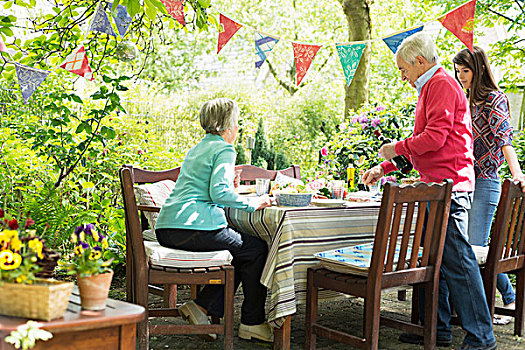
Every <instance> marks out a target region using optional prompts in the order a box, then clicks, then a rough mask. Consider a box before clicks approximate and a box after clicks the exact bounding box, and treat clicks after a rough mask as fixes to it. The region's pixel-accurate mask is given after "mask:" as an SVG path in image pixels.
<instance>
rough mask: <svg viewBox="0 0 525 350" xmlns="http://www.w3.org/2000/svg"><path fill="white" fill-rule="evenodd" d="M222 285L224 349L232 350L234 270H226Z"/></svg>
mask: <svg viewBox="0 0 525 350" xmlns="http://www.w3.org/2000/svg"><path fill="white" fill-rule="evenodd" d="M225 272H226V276H225V279H226V283H225V284H224V349H225V350H233V297H234V292H235V291H234V283H235V282H234V269H233V268H230V269H226V271H225Z"/></svg>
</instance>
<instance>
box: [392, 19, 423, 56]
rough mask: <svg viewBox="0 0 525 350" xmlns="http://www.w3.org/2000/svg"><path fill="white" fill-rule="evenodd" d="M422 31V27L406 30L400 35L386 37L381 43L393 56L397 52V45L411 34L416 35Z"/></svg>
mask: <svg viewBox="0 0 525 350" xmlns="http://www.w3.org/2000/svg"><path fill="white" fill-rule="evenodd" d="M422 30H423V26H422V25H421V26H419V27H415V28H412V29H408V30H406V31H404V32H401V33H396V34H394V35H391V36H387V37H386V38H383V41H384V42H385V44H386V45H387V46H388V48H389V49H390V50H392V52H393V53H394V54H395V53H396V52H397V48H398V47H399V45H401V42H402V41H403V40H405V39H406V38H408V37H409V36H411V35H412V34H416V33H417V32H420V31H422Z"/></svg>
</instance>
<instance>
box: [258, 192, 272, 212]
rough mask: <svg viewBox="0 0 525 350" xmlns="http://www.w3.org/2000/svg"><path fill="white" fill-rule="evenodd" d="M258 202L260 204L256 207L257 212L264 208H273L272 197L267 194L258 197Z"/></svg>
mask: <svg viewBox="0 0 525 350" xmlns="http://www.w3.org/2000/svg"><path fill="white" fill-rule="evenodd" d="M257 201H258V203H257V205H256V206H255V210H261V209H263V208H266V207H271V206H272V201H271V200H270V196H268V195H267V194H265V195H263V196H260V197H257Z"/></svg>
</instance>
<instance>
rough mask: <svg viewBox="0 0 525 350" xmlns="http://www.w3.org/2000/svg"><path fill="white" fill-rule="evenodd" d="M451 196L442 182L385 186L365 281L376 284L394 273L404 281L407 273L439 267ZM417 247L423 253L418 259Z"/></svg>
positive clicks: (449, 183)
mask: <svg viewBox="0 0 525 350" xmlns="http://www.w3.org/2000/svg"><path fill="white" fill-rule="evenodd" d="M451 193H452V181H451V180H444V181H443V182H442V183H441V184H426V183H422V182H419V183H417V184H415V185H409V186H399V185H397V184H394V183H387V184H386V186H385V189H384V191H383V198H382V201H381V208H380V211H379V219H378V223H377V226H376V233H375V239H374V250H373V253H372V260H371V262H370V270H369V273H368V276H369V280H370V279H371V278H374V279H376V282H380V281H381V279H382V278H383V275H384V274H394V273H404V274H405V277H406V276H408V275H407V272H408V271H407V270H410V269H416V268H417V269H419V268H423V269H425V268H434V267H439V266H441V256H442V253H443V246H444V242H445V236H446V228H447V221H448V215H449V211H450V197H451ZM416 206H417V208H416ZM416 209H417V216H416V214H415V213H416ZM403 212H404V213H405V219H404V220H402V214H403ZM414 217H416V220H415V222H414ZM402 221H403V222H402ZM425 222H426V225H425ZM414 223H415V229H414V230H413V226H414V225H413V224H414ZM424 226H426V230H425V231H426V232H424V229H423V228H424ZM410 246H411V247H412V249H411V250H410V249H409V247H410ZM419 247H422V248H423V252H422V255H421V256H420V257H419V258H418V254H419ZM396 261H397V262H396ZM394 265H395V266H394ZM437 270H439V268H437ZM434 273H439V271H434ZM423 275H424V274H421V276H423ZM426 275H428V276H427V277H425V278H428V279H430V278H431V277H430V274H426ZM379 284H380V283H379Z"/></svg>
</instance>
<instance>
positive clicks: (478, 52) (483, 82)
mask: <svg viewBox="0 0 525 350" xmlns="http://www.w3.org/2000/svg"><path fill="white" fill-rule="evenodd" d="M452 62H454V63H455V64H459V65H461V66H465V67H467V68H468V69H470V70H471V71H472V73H473V75H472V83H471V84H470V89H468V90H467V97H468V99H469V103H470V106H471V107H473V106H474V105H475V104H480V103H483V102H485V100H486V99H487V96H488V94H489V93H491V92H492V91H496V90H499V88H498V84H496V81H495V80H494V76H493V75H492V71H491V70H490V64H489V58H488V57H487V54H486V53H485V51H483V49H482V48H480V47H478V46H474V52H471V51H470V50H469V49H463V50H461V51H460V52H458V54H457V55H456V56H455V57H454V59H453V60H452ZM455 75H456V80H457V81H458V82H459V79H458V74H457V73H455Z"/></svg>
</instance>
